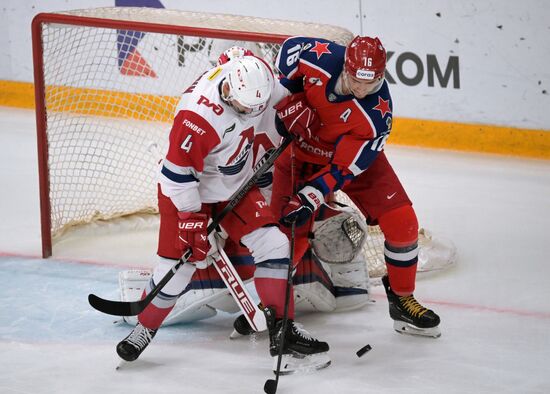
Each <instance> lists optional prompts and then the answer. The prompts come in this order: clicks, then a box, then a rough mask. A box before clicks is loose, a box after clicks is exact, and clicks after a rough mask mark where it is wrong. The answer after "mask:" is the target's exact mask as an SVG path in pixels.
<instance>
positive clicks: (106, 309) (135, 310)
mask: <svg viewBox="0 0 550 394" xmlns="http://www.w3.org/2000/svg"><path fill="white" fill-rule="evenodd" d="M144 301H145V302H144ZM88 302H89V303H90V305H91V306H92V307H93V308H94V309H96V310H98V311H100V312H103V313H106V314H108V315H114V316H135V315H139V314H140V313H141V312H142V311H143V310H144V309H145V307H146V306H147V304H148V303H149V302H148V301H146V300H141V301H134V302H125V301H112V300H106V299H103V298H100V297H98V296H96V295H95V294H90V295H88Z"/></svg>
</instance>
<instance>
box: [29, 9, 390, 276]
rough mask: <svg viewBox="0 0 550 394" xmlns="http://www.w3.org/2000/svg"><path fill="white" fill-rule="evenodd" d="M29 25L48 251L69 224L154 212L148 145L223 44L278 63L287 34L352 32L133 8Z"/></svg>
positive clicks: (376, 253)
mask: <svg viewBox="0 0 550 394" xmlns="http://www.w3.org/2000/svg"><path fill="white" fill-rule="evenodd" d="M33 29H34V30H33V50H34V54H35V80H36V86H37V96H38V99H39V100H42V101H41V102H40V103H39V104H38V105H37V111H39V115H40V114H41V116H38V118H42V119H43V122H39V125H38V132H39V150H40V151H41V161H40V166H41V172H40V176H41V201H42V223H43V226H42V229H43V245H44V246H43V250H45V251H46V252H44V253H45V254H48V251H49V253H51V240H50V238H51V239H53V241H55V240H56V239H57V238H59V237H60V235H62V234H63V233H64V232H66V231H67V230H68V229H70V228H71V227H72V226H75V225H80V224H85V223H91V222H94V221H97V220H109V219H112V218H117V217H122V216H126V215H132V214H135V213H142V212H151V213H154V212H156V210H157V206H156V170H157V161H156V158H155V155H152V154H151V152H149V148H150V146H152V145H156V146H158V147H159V148H158V149H159V150H160V151H164V150H165V148H166V143H167V135H168V132H169V130H170V127H171V122H172V118H173V115H174V109H175V106H176V103H177V101H178V100H179V97H180V95H181V93H182V92H183V91H184V90H185V89H186V88H187V87H188V86H189V85H190V84H191V83H192V82H193V81H194V80H195V79H196V78H197V77H198V76H199V75H200V74H202V72H204V71H205V70H207V69H209V68H211V67H212V66H214V65H215V63H216V60H217V58H218V56H219V55H220V53H222V52H223V51H224V50H225V49H227V48H229V47H231V46H233V45H239V46H243V47H246V48H249V49H251V50H252V51H253V52H254V53H255V54H256V55H258V56H261V57H263V58H264V59H265V60H266V61H268V62H269V63H271V64H273V61H274V59H275V56H276V54H277V50H278V48H279V45H280V43H281V42H282V41H283V40H284V38H285V37H287V36H292V35H305V36H315V37H324V38H327V39H330V40H333V41H336V42H338V43H341V44H345V43H347V42H349V41H350V40H351V39H352V38H353V35H352V33H351V32H349V31H347V30H345V29H343V28H339V27H335V26H329V25H321V24H313V23H302V22H291V21H281V20H270V19H262V18H253V17H244V16H235V15H224V14H207V13H197V12H184V11H177V10H165V9H151V8H131V7H117V8H98V9H87V10H78V11H68V12H62V13H56V14H40V15H39V17H37V18H36V19H35V21H34V24H33ZM41 87H42V89H41ZM37 102H38V101H37ZM40 111H42V112H40ZM380 236H381V234H380V232H379V231H378V232H377V230H376V229H373V233H372V235H371V236H370V237H369V238H370V240H371V243H372V242H374V243H373V246H369V247H368V248H367V249H368V250H366V252H367V253H368V254H369V255H370V256H371V257H369V263H368V264H369V270H370V269H371V266H372V275H373V276H376V275H378V273H377V272H380V267H379V266H382V267H383V266H384V264H383V261H382V260H380V259H383V257H381V254H380V253H381V252H380V246H379V244H378V243H377V241H375V240H376V239H377V238H380ZM375 244H376V245H377V246H374V245H375ZM371 261H372V262H371Z"/></svg>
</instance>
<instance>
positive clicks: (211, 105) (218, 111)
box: [197, 95, 223, 115]
mask: <svg viewBox="0 0 550 394" xmlns="http://www.w3.org/2000/svg"><path fill="white" fill-rule="evenodd" d="M197 104H198V105H201V104H204V105H206V106H207V107H208V108H212V111H214V113H215V114H216V115H221V114H223V108H222V107H221V106H220V105H217V104H214V103H211V102H210V100H208V99H207V98H206V97H204V96H203V95H201V96H200V97H199V100H198V101H197Z"/></svg>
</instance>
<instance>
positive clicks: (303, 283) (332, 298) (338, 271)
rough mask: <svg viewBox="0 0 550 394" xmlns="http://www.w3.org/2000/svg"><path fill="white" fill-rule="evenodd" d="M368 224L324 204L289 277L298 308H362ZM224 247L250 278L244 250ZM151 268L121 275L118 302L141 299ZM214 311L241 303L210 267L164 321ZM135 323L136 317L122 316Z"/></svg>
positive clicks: (202, 316) (190, 318) (250, 265)
mask: <svg viewBox="0 0 550 394" xmlns="http://www.w3.org/2000/svg"><path fill="white" fill-rule="evenodd" d="M366 231H367V230H366V227H365V226H364V224H363V221H362V220H361V219H360V217H359V216H358V215H357V213H356V211H355V210H353V209H352V208H349V207H344V208H340V207H339V208H335V209H332V208H329V207H328V206H324V207H323V209H322V210H321V212H320V213H319V215H318V219H317V221H316V225H315V229H314V236H313V239H312V240H311V242H310V244H311V247H310V248H309V249H308V251H307V252H306V254H305V255H304V257H303V259H302V262H301V263H300V264H299V265H298V266H297V267H296V268H295V271H294V276H293V284H294V299H295V308H296V310H297V311H302V312H332V311H344V310H352V309H356V308H360V307H362V306H364V305H365V304H366V303H367V302H368V301H369V274H368V269H367V264H366V263H365V258H364V256H363V252H362V246H363V244H364V242H365V239H366V234H367V232H366ZM224 249H225V251H226V253H227V255H228V256H229V258H230V259H231V262H232V263H233V265H234V266H235V268H236V270H237V272H238V273H239V275H240V276H241V278H242V279H243V281H245V283H247V282H250V281H251V280H252V277H253V274H254V261H253V259H252V256H250V254H249V252H248V250H247V249H246V248H243V247H242V246H239V245H236V244H235V243H233V242H228V243H226V245H225V248H224ZM150 275H151V273H150V271H147V270H128V271H123V272H121V273H120V274H119V288H120V298H121V300H122V301H135V300H139V299H140V297H141V294H142V292H143V289H144V288H145V286H146V285H147V283H148V281H149V279H150ZM218 311H224V312H229V313H235V312H238V311H239V307H238V306H237V304H236V303H235V301H234V300H233V298H232V297H231V294H230V293H229V290H228V289H227V288H226V287H225V285H224V283H223V281H222V280H221V278H220V276H219V275H218V273H217V271H216V270H215V269H214V267H213V266H209V267H207V268H205V269H200V270H199V269H198V270H196V272H195V274H194V275H193V278H192V280H191V283H190V284H189V285H188V287H187V288H186V289H185V290H184V292H183V294H182V296H181V297H179V299H178V301H177V303H176V305H175V307H174V309H173V310H172V311H171V313H170V314H169V315H168V317H167V318H166V319H165V320H164V322H163V325H171V324H178V323H187V322H192V321H197V320H202V319H207V318H210V317H213V316H215V315H216V314H217V312H218ZM124 320H125V321H126V322H127V323H130V324H136V322H137V319H136V317H135V316H129V317H124Z"/></svg>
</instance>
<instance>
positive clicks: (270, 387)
mask: <svg viewBox="0 0 550 394" xmlns="http://www.w3.org/2000/svg"><path fill="white" fill-rule="evenodd" d="M290 148H291V149H292V151H291V152H292V153H291V155H290V157H291V162H290V163H291V164H290V174H291V175H290V182H291V184H292V190H293V194H296V184H295V182H294V181H295V180H294V171H295V166H296V164H295V160H294V149H293V148H294V146H291V147H290ZM295 235H296V223H295V222H292V227H291V228H290V256H289V260H290V261H289V263H288V271H287V273H286V289H285V309H284V312H283V324H282V327H281V329H282V332H281V337H280V342H279V354H278V355H277V368H276V370H275V379H267V380H266V381H265V384H264V392H265V393H267V394H275V393H276V392H277V386H278V385H279V377H280V376H281V362H282V360H283V347H284V345H285V337H286V327H287V325H288V309H289V303H290V288H291V287H292V269H293V264H294V248H295V242H294V237H295Z"/></svg>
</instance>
